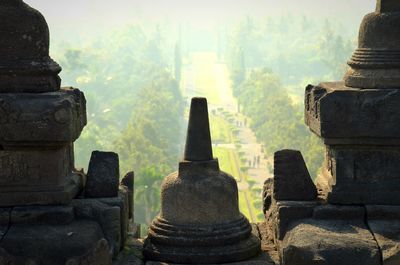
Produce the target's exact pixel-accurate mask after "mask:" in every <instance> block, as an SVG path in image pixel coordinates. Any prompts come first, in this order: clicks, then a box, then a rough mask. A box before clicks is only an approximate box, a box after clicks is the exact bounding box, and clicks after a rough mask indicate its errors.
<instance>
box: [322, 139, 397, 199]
mask: <svg viewBox="0 0 400 265" xmlns="http://www.w3.org/2000/svg"><path fill="white" fill-rule="evenodd" d="M399 162H400V149H397V148H396V147H390V148H384V147H381V146H371V147H368V148H365V147H359V146H331V147H328V148H327V152H326V158H325V166H326V168H325V169H324V170H323V172H322V174H321V175H319V176H318V178H317V180H316V182H317V186H318V188H319V190H320V194H321V196H322V197H324V198H326V199H327V200H328V201H329V202H330V203H341V204H392V205H393V204H400V197H399V196H398V193H399V191H400V182H399V177H400V170H399V167H398V165H399Z"/></svg>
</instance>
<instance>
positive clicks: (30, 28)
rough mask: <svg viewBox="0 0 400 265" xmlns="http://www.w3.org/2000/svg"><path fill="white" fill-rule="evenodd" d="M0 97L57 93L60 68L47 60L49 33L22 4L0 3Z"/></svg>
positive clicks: (18, 1)
mask: <svg viewBox="0 0 400 265" xmlns="http://www.w3.org/2000/svg"><path fill="white" fill-rule="evenodd" d="M0 21H2V23H1V25H0V32H1V33H2V38H1V42H0V54H1V60H0V93H5V92H6V93H9V92H48V91H56V90H58V89H60V83H61V80H60V78H59V77H58V73H59V72H60V71H61V67H60V66H59V65H58V64H57V63H55V62H54V61H53V60H52V59H51V58H50V57H49V29H48V27H47V23H46V21H45V19H44V18H43V16H42V14H40V13H39V12H38V11H37V10H35V9H33V8H31V7H29V6H28V5H26V4H25V3H24V2H23V1H22V0H14V1H1V2H0Z"/></svg>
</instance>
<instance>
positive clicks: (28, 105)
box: [0, 88, 86, 146]
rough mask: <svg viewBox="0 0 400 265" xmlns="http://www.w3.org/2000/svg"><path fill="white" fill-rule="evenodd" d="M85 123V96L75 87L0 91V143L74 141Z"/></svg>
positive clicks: (20, 143) (35, 143)
mask: <svg viewBox="0 0 400 265" xmlns="http://www.w3.org/2000/svg"><path fill="white" fill-rule="evenodd" d="M85 125H86V100H85V97H84V95H83V93H82V92H80V91H79V90H78V89H72V88H64V89H61V90H60V91H57V92H49V93H21V94H18V93H14V94H0V145H3V146H7V145H11V146H14V145H24V146H26V145H36V146H37V145H39V144H38V143H42V144H50V143H53V144H58V145H60V143H69V142H74V141H75V140H76V139H77V138H78V137H79V135H80V133H81V131H82V129H83V127H84V126H85Z"/></svg>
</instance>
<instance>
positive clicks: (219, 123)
mask: <svg viewBox="0 0 400 265" xmlns="http://www.w3.org/2000/svg"><path fill="white" fill-rule="evenodd" d="M210 118H211V122H210V129H211V138H212V140H213V142H214V143H230V142H232V133H231V130H230V128H229V124H228V123H227V122H226V120H225V119H224V118H223V117H221V116H215V115H212V116H211V117H210Z"/></svg>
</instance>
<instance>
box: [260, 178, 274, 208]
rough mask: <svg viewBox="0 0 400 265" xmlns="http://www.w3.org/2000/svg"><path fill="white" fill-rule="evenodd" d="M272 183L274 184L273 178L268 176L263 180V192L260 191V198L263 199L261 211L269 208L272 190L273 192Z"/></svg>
mask: <svg viewBox="0 0 400 265" xmlns="http://www.w3.org/2000/svg"><path fill="white" fill-rule="evenodd" d="M273 185H274V179H273V178H268V179H266V180H265V181H264V186H263V193H262V199H263V213H264V214H265V213H266V212H267V211H268V210H269V208H270V207H271V203H272V192H273Z"/></svg>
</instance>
